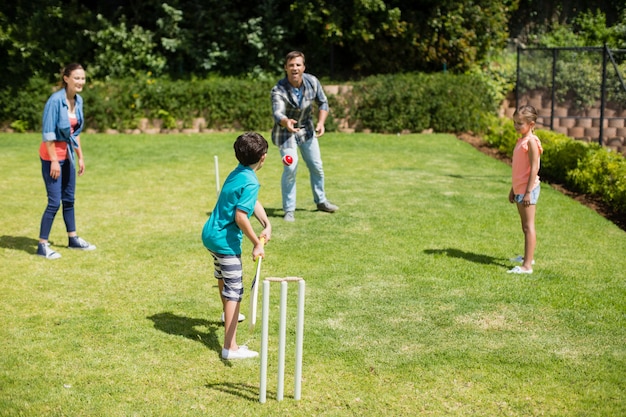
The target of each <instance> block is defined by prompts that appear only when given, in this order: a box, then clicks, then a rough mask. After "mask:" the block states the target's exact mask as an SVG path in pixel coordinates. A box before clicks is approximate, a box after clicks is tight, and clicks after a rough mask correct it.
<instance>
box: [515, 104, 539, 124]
mask: <svg viewBox="0 0 626 417" xmlns="http://www.w3.org/2000/svg"><path fill="white" fill-rule="evenodd" d="M516 116H517V118H518V119H520V120H522V121H524V122H526V123H530V122H533V123H537V110H536V109H535V108H534V107H533V106H531V105H530V104H524V105H523V106H520V107H519V108H518V109H517V110H515V113H513V117H516Z"/></svg>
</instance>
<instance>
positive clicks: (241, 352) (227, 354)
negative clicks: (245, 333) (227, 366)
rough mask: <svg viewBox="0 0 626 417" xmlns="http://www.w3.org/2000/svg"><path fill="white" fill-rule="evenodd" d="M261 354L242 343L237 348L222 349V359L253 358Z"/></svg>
mask: <svg viewBox="0 0 626 417" xmlns="http://www.w3.org/2000/svg"><path fill="white" fill-rule="evenodd" d="M257 356H259V352H255V351H253V350H250V349H248V346H245V345H241V346H239V349H237V350H228V349H222V359H228V360H232V359H251V358H256V357H257Z"/></svg>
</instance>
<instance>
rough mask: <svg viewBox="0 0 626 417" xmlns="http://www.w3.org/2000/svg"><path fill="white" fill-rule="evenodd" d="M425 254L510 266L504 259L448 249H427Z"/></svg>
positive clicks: (504, 266)
mask: <svg viewBox="0 0 626 417" xmlns="http://www.w3.org/2000/svg"><path fill="white" fill-rule="evenodd" d="M424 253H426V254H428V255H445V256H449V257H451V258H460V259H465V260H466V261H470V262H475V263H479V264H485V265H498V266H501V267H503V268H508V267H509V265H507V264H505V263H504V262H503V261H504V259H502V258H494V257H493V256H489V255H482V254H479V253H473V252H465V251H462V250H460V249H455V248H446V249H425V250H424Z"/></svg>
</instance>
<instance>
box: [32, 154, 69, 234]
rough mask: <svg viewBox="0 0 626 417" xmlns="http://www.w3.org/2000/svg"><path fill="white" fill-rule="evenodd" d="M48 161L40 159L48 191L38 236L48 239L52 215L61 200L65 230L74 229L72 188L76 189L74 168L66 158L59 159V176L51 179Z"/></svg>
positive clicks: (42, 174)
mask: <svg viewBox="0 0 626 417" xmlns="http://www.w3.org/2000/svg"><path fill="white" fill-rule="evenodd" d="M50 164H51V163H50V161H44V160H43V159H42V160H41V176H42V177H43V182H44V184H45V185H46V192H47V193H48V206H47V207H46V210H45V211H44V212H43V216H42V217H41V226H40V228H39V238H40V239H45V240H48V237H49V236H50V230H51V229H52V223H53V222H54V217H55V216H56V214H57V211H59V208H60V207H61V202H63V220H64V221H65V230H67V232H75V231H76V220H75V216H74V190H75V189H76V169H75V168H74V164H72V163H71V162H70V161H69V160H68V159H66V160H65V161H59V165H61V174H60V175H59V178H57V179H56V180H55V179H52V177H51V176H50Z"/></svg>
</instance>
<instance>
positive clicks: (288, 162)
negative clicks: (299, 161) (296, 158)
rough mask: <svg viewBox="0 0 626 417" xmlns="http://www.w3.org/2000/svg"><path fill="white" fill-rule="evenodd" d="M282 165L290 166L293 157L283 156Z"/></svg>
mask: <svg viewBox="0 0 626 417" xmlns="http://www.w3.org/2000/svg"><path fill="white" fill-rule="evenodd" d="M283 164H285V166H291V164H293V157H292V156H291V155H285V156H283Z"/></svg>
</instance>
